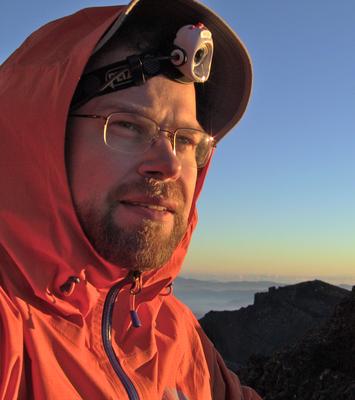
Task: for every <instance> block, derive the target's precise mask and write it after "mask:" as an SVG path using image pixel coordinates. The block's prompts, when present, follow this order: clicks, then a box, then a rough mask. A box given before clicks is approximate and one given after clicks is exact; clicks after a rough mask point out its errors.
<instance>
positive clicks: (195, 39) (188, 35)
mask: <svg viewBox="0 0 355 400" xmlns="http://www.w3.org/2000/svg"><path fill="white" fill-rule="evenodd" d="M174 45H175V46H176V48H175V49H174V50H173V51H172V52H171V55H172V57H173V58H172V60H171V62H172V64H173V65H175V67H176V68H177V69H178V70H179V71H180V72H181V73H182V74H183V76H184V78H185V80H188V81H190V82H199V83H202V82H205V81H207V79H208V77H209V75H210V70H211V63H212V55H213V41H212V34H211V32H210V31H209V30H208V29H207V28H206V27H205V26H204V25H203V24H202V23H198V24H197V25H186V26H183V27H182V28H180V29H179V30H178V32H177V34H176V38H175V40H174Z"/></svg>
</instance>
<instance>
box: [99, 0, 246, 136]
mask: <svg viewBox="0 0 355 400" xmlns="http://www.w3.org/2000/svg"><path fill="white" fill-rule="evenodd" d="M135 15H144V17H146V18H156V20H157V24H158V23H159V20H161V19H163V20H164V21H169V22H170V21H171V26H172V29H175V31H177V29H178V28H180V27H181V26H183V25H188V24H195V23H197V22H202V23H203V24H204V25H206V27H207V28H208V29H209V30H210V31H211V32H212V37H213V41H214V55H213V62H212V70H211V74H210V78H209V80H208V81H207V82H205V83H203V84H196V91H197V112H198V116H199V120H200V122H201V123H202V124H203V126H204V128H205V129H207V130H208V131H209V132H211V133H212V135H213V136H214V137H215V139H216V140H217V141H219V140H220V139H221V138H222V137H223V136H224V135H225V134H226V133H227V132H229V131H230V130H231V129H232V128H233V126H234V125H235V124H236V123H237V122H238V121H239V120H240V119H241V117H242V115H243V114H244V111H245V109H246V107H247V104H248V101H249V98H250V93H251V86H252V66H251V60H250V57H249V54H248V52H247V50H246V48H245V46H244V45H243V43H242V41H241V40H240V39H239V37H238V36H237V35H236V34H235V33H234V32H233V31H232V29H231V28H230V27H229V26H228V24H227V23H226V22H225V21H223V20H222V18H220V17H219V16H218V15H216V14H215V13H214V12H213V11H211V10H210V9H209V8H207V7H206V6H204V5H203V4H201V3H199V2H197V1H194V0H134V1H132V2H131V3H130V4H129V5H128V6H127V9H126V10H125V12H124V13H123V14H121V15H120V16H119V17H118V19H117V20H116V21H115V23H114V24H113V25H112V26H111V28H110V29H109V31H108V32H106V34H105V35H104V36H103V38H102V39H101V40H100V42H99V43H98V44H97V46H96V48H95V51H97V50H98V49H99V48H101V47H102V46H103V45H104V44H105V43H106V42H107V41H108V40H109V39H110V38H111V37H112V35H113V34H114V33H115V32H116V31H117V30H118V29H119V28H120V26H121V25H122V24H123V23H125V24H126V23H127V22H129V20H130V19H131V18H134V16H135Z"/></svg>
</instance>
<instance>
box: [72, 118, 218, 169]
mask: <svg viewBox="0 0 355 400" xmlns="http://www.w3.org/2000/svg"><path fill="white" fill-rule="evenodd" d="M115 114H132V115H139V116H140V117H143V118H145V119H147V120H149V121H150V122H152V123H153V124H154V125H155V126H156V127H157V137H160V136H161V135H162V134H163V133H166V134H167V135H166V137H167V138H168V140H169V142H170V144H171V146H172V149H173V152H174V154H175V155H176V146H175V139H176V133H177V132H178V131H179V130H181V129H188V130H192V131H196V132H201V133H204V134H206V135H208V136H209V137H210V142H211V143H212V145H211V147H210V151H209V154H208V155H206V158H205V160H204V163H203V164H202V165H201V166H200V167H199V166H197V162H196V168H197V169H201V168H203V167H204V166H205V165H206V164H207V162H208V160H209V159H210V157H211V155H212V151H213V149H214V148H216V146H217V142H216V140H215V139H214V137H213V136H212V135H209V134H208V133H207V132H205V131H203V130H201V129H197V128H177V129H175V130H174V131H171V130H169V129H161V127H160V125H159V124H158V123H157V122H156V121H154V120H153V119H151V118H149V117H146V116H145V115H141V114H139V113H134V112H126V111H115V112H112V113H110V114H109V115H107V116H104V115H98V114H76V113H71V114H69V117H78V118H91V119H102V120H104V121H105V125H104V130H103V136H104V143H105V146H107V147H109V148H110V149H112V150H114V151H117V152H122V153H126V154H134V153H130V152H125V151H120V150H118V149H116V148H114V147H111V146H109V145H108V144H107V141H106V137H107V135H106V131H107V127H108V123H109V121H110V118H111V117H112V116H113V115H115ZM148 143H149V142H148ZM152 143H154V142H151V143H150V145H152ZM149 148H150V147H147V150H145V151H148V149H149ZM145 151H143V152H142V153H136V154H144V153H145Z"/></svg>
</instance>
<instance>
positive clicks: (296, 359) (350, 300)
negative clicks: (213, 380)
mask: <svg viewBox="0 0 355 400" xmlns="http://www.w3.org/2000/svg"><path fill="white" fill-rule="evenodd" d="M237 372H238V374H239V377H240V378H241V380H242V381H243V382H244V383H246V384H248V385H250V386H252V387H254V388H255V389H256V390H257V391H258V392H259V393H260V394H261V395H262V396H263V398H264V400H289V399H299V400H354V399H355V286H354V287H353V289H352V291H351V294H350V295H349V296H346V298H345V299H344V300H343V301H342V302H341V303H340V304H339V305H338V306H337V307H336V309H335V312H334V314H333V315H332V317H331V318H330V319H328V320H327V321H326V322H325V324H323V326H321V327H318V328H316V329H314V330H313V331H311V332H309V333H308V334H307V335H305V336H304V337H303V339H302V340H300V341H299V342H298V343H296V344H294V345H292V346H288V347H287V348H285V349H284V350H283V351H279V352H275V353H274V354H273V355H272V356H270V357H260V356H258V357H251V359H250V360H249V363H248V366H247V367H246V368H243V369H241V370H239V371H237Z"/></svg>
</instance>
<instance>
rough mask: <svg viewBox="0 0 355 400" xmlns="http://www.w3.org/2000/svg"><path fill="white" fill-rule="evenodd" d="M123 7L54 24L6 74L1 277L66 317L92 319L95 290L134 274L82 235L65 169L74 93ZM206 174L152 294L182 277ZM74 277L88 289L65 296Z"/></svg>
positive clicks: (1, 90)
mask: <svg viewBox="0 0 355 400" xmlns="http://www.w3.org/2000/svg"><path fill="white" fill-rule="evenodd" d="M125 10H126V8H125V7H120V6H118V7H99V8H90V9H84V10H82V11H79V12H78V13H76V14H74V15H72V16H69V17H65V18H62V19H59V20H56V21H53V22H51V23H49V24H47V25H45V26H44V27H42V28H40V29H39V30H38V31H36V32H34V33H33V34H32V35H31V36H30V37H29V38H28V39H27V40H26V41H25V42H24V43H23V45H22V46H21V47H20V48H19V49H18V50H16V51H15V52H14V53H13V54H12V56H11V57H10V58H9V59H8V60H7V61H6V62H5V63H4V64H3V65H2V66H1V67H0V104H1V109H2V112H1V114H0V135H1V148H0V181H1V183H2V193H1V196H0V210H1V211H0V213H1V218H0V219H1V224H0V244H1V246H0V263H1V271H0V279H2V280H3V282H5V285H6V287H10V286H11V287H12V289H11V290H13V291H14V293H16V292H17V293H18V292H19V291H21V293H22V294H23V293H26V296H33V295H35V296H36V297H37V298H39V299H41V300H44V301H45V302H46V303H48V304H50V305H54V306H55V308H56V309H58V310H59V311H60V312H61V313H63V314H65V315H69V314H72V313H73V312H75V310H78V309H79V310H80V311H81V312H82V313H86V312H87V311H88V309H89V308H90V304H91V301H93V300H94V299H95V297H96V293H97V289H100V288H107V287H109V286H111V285H113V284H114V283H115V282H117V281H119V280H120V279H122V278H123V277H125V276H126V275H127V270H126V269H123V268H120V267H119V266H116V265H112V264H110V263H109V262H107V261H106V260H104V259H102V258H101V257H100V256H99V255H98V254H97V252H96V251H95V249H94V248H93V247H92V245H91V243H90V242H89V240H88V239H87V237H86V236H85V234H84V233H83V230H82V228H81V226H80V223H79V222H78V219H77V216H76V213H75V210H74V207H73V203H72V199H71V193H70V188H69V185H68V180H67V172H66V165H65V133H66V123H67V117H68V110H69V105H70V102H71V99H72V96H73V93H74V91H75V89H76V86H77V83H78V81H79V79H80V76H81V74H82V72H83V70H84V68H85V65H86V63H87V61H88V59H89V57H90V55H91V54H92V51H93V49H94V48H95V46H96V45H97V43H98V42H99V40H100V38H101V37H102V36H103V34H104V33H105V32H106V31H107V30H108V29H109V27H110V26H111V25H112V23H113V22H114V21H115V20H116V18H117V16H118V15H120V14H121V13H123V12H124V11H125ZM58 38H60V40H58ZM206 171H207V167H205V169H204V170H202V171H201V173H200V174H199V177H198V181H197V185H196V190H195V196H194V201H193V205H192V210H191V213H190V220H189V226H188V229H187V232H186V234H185V236H184V238H183V240H182V241H181V243H180V244H179V246H178V247H177V249H176V250H175V252H174V254H173V255H172V257H171V259H170V261H169V262H168V263H167V264H166V265H165V266H164V267H162V268H161V269H159V270H157V271H152V272H147V273H144V274H143V284H144V287H145V288H146V293H148V294H147V295H148V296H149V295H153V293H156V292H157V291H158V292H159V291H160V290H161V289H162V288H163V287H165V286H166V285H167V284H169V283H170V282H171V281H172V280H173V279H174V278H175V277H176V275H177V274H178V272H179V270H180V267H181V264H182V262H183V259H184V257H185V254H186V251H187V248H188V245H189V242H190V238H191V234H192V231H193V229H194V227H195V225H196V222H197V212H196V208H195V204H196V199H197V197H198V195H199V193H200V190H201V187H202V184H203V181H204V177H205V175H206ZM5 271H6V274H3V272H5ZM1 275H3V276H1ZM71 276H77V277H80V278H81V280H82V281H84V282H85V284H83V285H77V288H76V290H75V291H74V292H73V294H72V295H71V296H68V297H65V296H63V294H62V293H61V291H60V287H61V286H62V285H63V284H64V283H65V282H66V281H67V280H68V278H69V277H71ZM149 293H150V294H149Z"/></svg>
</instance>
